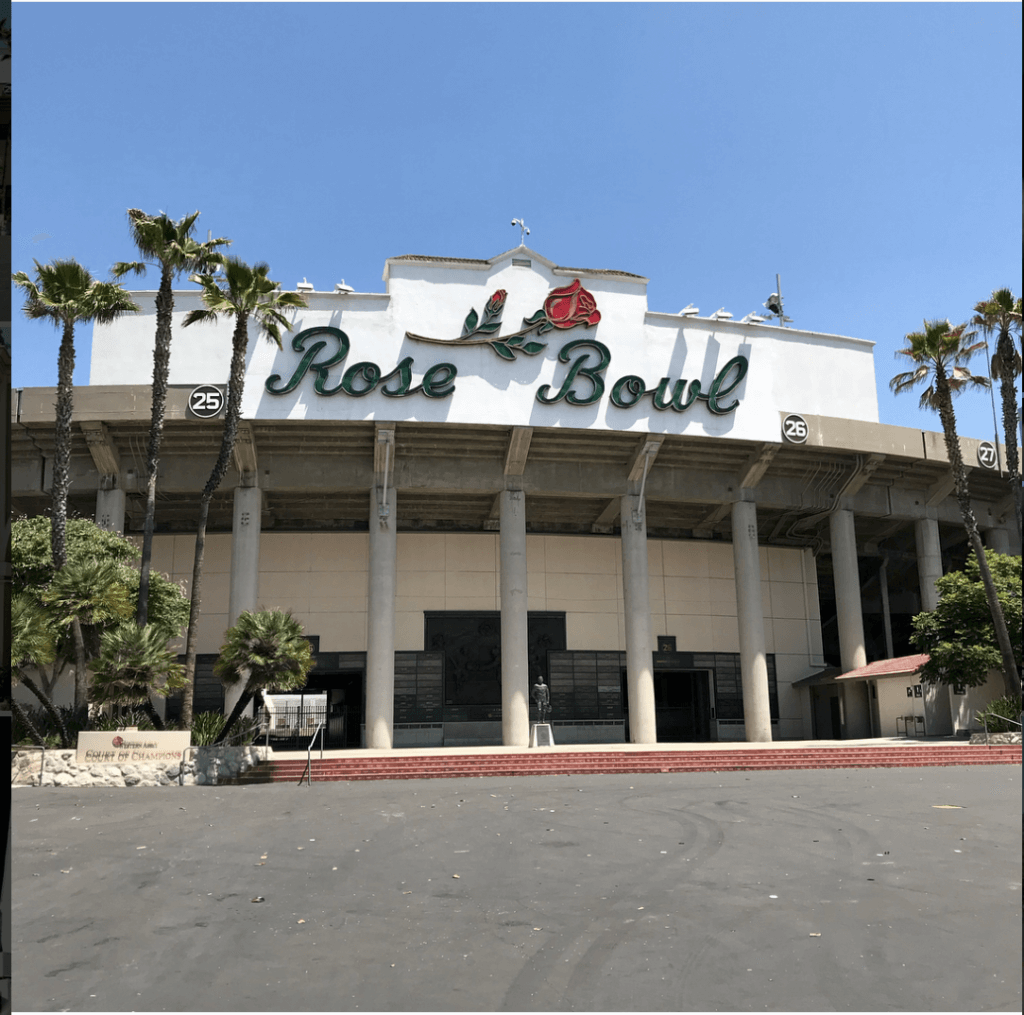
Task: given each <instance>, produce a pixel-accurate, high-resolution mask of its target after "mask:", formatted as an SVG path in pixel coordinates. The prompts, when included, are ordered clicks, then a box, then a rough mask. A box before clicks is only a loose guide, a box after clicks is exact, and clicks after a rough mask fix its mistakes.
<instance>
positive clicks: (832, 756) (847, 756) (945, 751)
mask: <svg viewBox="0 0 1024 1015" xmlns="http://www.w3.org/2000/svg"><path fill="white" fill-rule="evenodd" d="M1020 763H1021V748H1020V746H1019V745H999V746H991V747H987V746H985V745H967V744H963V745H961V744H914V745H910V744H908V745H906V746H897V747H893V746H886V747H883V746H879V747H873V746H859V747H849V748H843V747H825V748H807V747H800V748H765V749H758V748H748V749H732V750H700V751H664V750H661V751H659V750H657V749H654V750H651V751H628V752H623V751H579V752H538V753H536V754H532V753H531V754H450V755H403V756H398V757H396V756H390V757H388V756H384V757H372V758H371V757H366V756H361V755H352V756H350V757H344V758H323V759H321V758H313V762H312V776H313V781H314V782H346V781H362V780H367V779H444V778H458V777H463V778H465V777H470V778H472V777H485V776H491V777H497V776H500V777H502V778H504V777H512V776H523V775H614V774H618V773H621V774H642V773H647V772H651V773H663V772H730V771H732V772H740V771H744V772H746V771H780V770H799V769H821V768H830V769H835V768H918V767H925V766H936V765H1019V764H1020ZM305 769H306V762H305V761H304V760H298V759H294V760H293V759H287V760H284V759H281V760H277V761H268V762H263V763H261V764H260V765H258V766H257V767H256V768H253V769H250V770H249V771H248V772H247V773H246V774H245V775H243V776H242V777H241V779H239V780H238V781H239V782H240V783H243V784H244V783H265V782H298V781H299V779H300V778H301V777H302V776H303V774H304V772H305Z"/></svg>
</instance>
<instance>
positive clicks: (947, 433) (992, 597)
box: [935, 363, 1021, 695]
mask: <svg viewBox="0 0 1024 1015" xmlns="http://www.w3.org/2000/svg"><path fill="white" fill-rule="evenodd" d="M935 388H936V392H937V393H938V395H939V418H940V419H941V420H942V435H943V437H944V439H945V442H946V453H947V454H948V455H949V466H950V469H951V470H952V473H953V483H954V486H955V489H956V499H957V503H958V504H959V505H960V515H961V517H962V518H963V521H964V528H965V529H966V530H967V539H968V541H969V542H970V544H971V549H972V550H973V551H974V556H975V559H976V560H977V561H978V570H979V572H980V574H981V583H982V585H983V586H984V588H985V598H986V599H987V600H988V608H989V610H990V611H991V613H992V623H993V626H994V627H995V630H996V643H997V644H998V645H999V654H1000V655H1001V656H1002V659H1003V684H1004V685H1005V688H1006V693H1007V694H1008V695H1011V694H1016V695H1020V687H1021V685H1020V674H1019V673H1018V672H1017V661H1016V659H1015V658H1014V655H1013V645H1012V644H1011V642H1010V632H1009V630H1008V629H1007V627H1006V618H1005V617H1004V616H1003V608H1002V605H1001V604H1000V602H999V594H998V592H996V586H995V582H994V581H993V580H992V572H991V571H990V570H989V566H988V561H987V560H986V559H985V548H984V547H983V546H982V544H981V535H980V534H979V532H978V522H977V519H975V517H974V509H973V508H972V507H971V495H970V491H969V490H968V488H967V472H966V470H965V469H964V460H963V456H962V455H961V454H960V441H959V440H958V439H957V434H956V416H955V414H954V412H953V399H952V394H951V392H950V390H949V383H948V381H947V379H946V374H945V371H944V370H943V369H942V365H941V364H938V363H937V364H936V370H935Z"/></svg>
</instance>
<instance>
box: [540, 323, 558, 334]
mask: <svg viewBox="0 0 1024 1015" xmlns="http://www.w3.org/2000/svg"><path fill="white" fill-rule="evenodd" d="M554 327H555V326H554V325H553V324H552V323H551V322H550V321H547V322H545V323H544V324H542V325H541V326H540V327H539V328H538V329H537V334H538V335H543V334H544V332H545V331H553V330H554Z"/></svg>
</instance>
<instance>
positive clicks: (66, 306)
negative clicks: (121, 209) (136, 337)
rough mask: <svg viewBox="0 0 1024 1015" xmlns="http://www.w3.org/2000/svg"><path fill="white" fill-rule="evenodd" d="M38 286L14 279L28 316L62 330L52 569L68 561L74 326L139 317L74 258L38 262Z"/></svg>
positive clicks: (20, 276)
mask: <svg viewBox="0 0 1024 1015" xmlns="http://www.w3.org/2000/svg"><path fill="white" fill-rule="evenodd" d="M35 266H36V272H35V274H36V278H35V281H34V282H33V281H32V280H31V279H30V278H29V277H28V275H26V274H25V272H23V271H18V272H15V273H14V274H13V275H12V276H11V279H12V281H13V282H14V284H15V285H16V286H17V287H18V288H19V289H21V290H22V292H24V294H25V306H24V312H25V316H26V317H28V318H29V319H31V320H37V319H40V318H43V319H46V320H49V321H52V322H53V324H54V326H55V327H58V328H60V329H61V330H62V335H61V342H60V352H59V353H58V355H57V425H56V431H55V437H54V445H55V446H54V455H53V490H52V492H51V504H52V507H51V515H52V517H53V527H52V529H51V536H50V539H51V546H52V548H53V566H54V567H55V568H57V569H58V570H59V569H60V568H62V567H63V566H64V562H65V561H66V560H67V548H66V545H65V531H66V529H67V517H68V487H69V485H70V481H69V475H68V466H69V464H70V462H71V417H72V413H73V411H74V404H73V395H72V377H73V375H74V372H75V325H76V324H84V323H86V322H88V321H99V322H100V323H102V324H106V323H109V322H110V321H113V320H116V319H117V318H118V317H122V316H123V315H124V314H130V313H134V312H135V311H137V310H138V309H139V308H138V306H137V305H136V304H135V303H133V302H132V298H131V296H130V295H129V294H128V292H127V291H126V290H125V289H123V288H122V287H121V286H119V285H118V284H117V283H116V282H99V281H97V280H96V279H94V278H93V277H92V275H91V274H89V271H88V270H87V269H86V268H83V267H82V265H80V264H79V263H78V262H77V261H76V260H74V259H73V258H68V259H67V260H57V261H53V262H52V263H50V264H40V263H39V262H38V261H36V262H35Z"/></svg>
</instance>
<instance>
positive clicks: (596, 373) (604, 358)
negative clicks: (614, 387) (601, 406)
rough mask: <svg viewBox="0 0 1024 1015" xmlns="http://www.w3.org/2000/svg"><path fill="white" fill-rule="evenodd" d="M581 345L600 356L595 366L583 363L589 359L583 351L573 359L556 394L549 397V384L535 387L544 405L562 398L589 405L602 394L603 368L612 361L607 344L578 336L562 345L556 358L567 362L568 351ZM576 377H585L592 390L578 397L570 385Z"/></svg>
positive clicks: (571, 403) (587, 354)
mask: <svg viewBox="0 0 1024 1015" xmlns="http://www.w3.org/2000/svg"><path fill="white" fill-rule="evenodd" d="M581 346H585V347H587V348H590V349H594V350H595V351H596V352H597V354H598V355H599V356H600V357H601V360H600V362H599V363H598V364H597V366H592V367H589V366H585V365H584V364H585V363H586V362H587V361H588V360H589V359H590V355H589V353H584V354H583V355H582V356H579V357H577V358H576V359H575V360H574V361H573V364H572V366H571V367H569V372H568V373H567V374H566V375H565V380H564V381H562V387H561V388H560V389H559V391H558V394H557V395H554V396H552V397H550V398H549V397H548V392H549V391H550V390H551V385H550V384H542V385H541V386H540V387H539V388H538V389H537V401H538V402H543V404H544V405H553V404H554V403H555V402H560V401H561V400H562V399H563V398H564V399H565V400H566V401H567V402H568V403H569V404H570V405H591V404H593V403H594V402H596V401H597V400H598V399H599V398H600V397H601V396H602V395H603V394H604V376H603V375H604V372H605V370H607V369H608V364H609V363H611V361H612V354H611V352H610V351H609V349H608V346H606V345H602V344H601V343H600V342H597V341H595V340H594V339H592V338H578V339H576V341H574V342H567V343H566V344H565V345H563V346H562V348H561V349H560V350H559V352H558V358H559V360H560V361H561V362H562V363H568V362H569V353H570V352H572V350H573V349H578V348H580V347H581ZM577 377H585V378H586V379H587V380H588V381H590V383H591V384H592V385H593V388H594V390H593V391H591V393H590V394H589V395H587V397H586V398H580V397H579V396H578V395H577V394H576V391H575V389H574V388H573V387H572V384H573V382H574V381H575V380H576V378H577Z"/></svg>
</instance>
